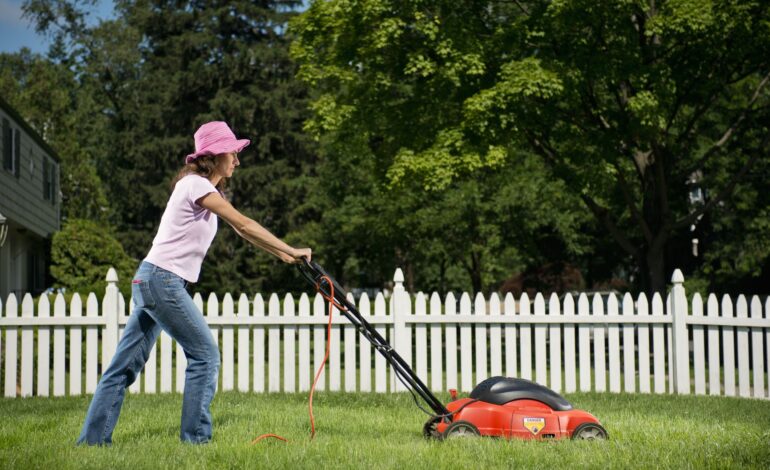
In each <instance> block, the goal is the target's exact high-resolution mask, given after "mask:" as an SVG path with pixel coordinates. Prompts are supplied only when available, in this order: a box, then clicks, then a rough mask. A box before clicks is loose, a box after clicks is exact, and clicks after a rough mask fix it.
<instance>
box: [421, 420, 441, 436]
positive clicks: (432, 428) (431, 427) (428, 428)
mask: <svg viewBox="0 0 770 470" xmlns="http://www.w3.org/2000/svg"><path fill="white" fill-rule="evenodd" d="M440 422H441V418H439V417H436V416H434V417H432V418H431V419H429V420H428V421H426V422H425V424H424V425H423V427H422V435H423V436H424V437H425V439H441V433H440V432H438V430H437V429H436V425H438V423H440Z"/></svg>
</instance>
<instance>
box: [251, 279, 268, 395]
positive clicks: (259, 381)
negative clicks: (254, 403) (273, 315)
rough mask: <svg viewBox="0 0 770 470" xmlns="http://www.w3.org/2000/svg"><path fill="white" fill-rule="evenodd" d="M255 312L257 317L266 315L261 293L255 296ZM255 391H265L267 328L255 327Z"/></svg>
mask: <svg viewBox="0 0 770 470" xmlns="http://www.w3.org/2000/svg"><path fill="white" fill-rule="evenodd" d="M253 308H254V311H253V314H254V318H255V319H259V318H263V317H264V316H265V300H264V299H263V298H262V295H261V294H257V295H255V296H254V303H253ZM253 334H254V361H253V363H254V389H253V390H254V391H255V392H264V391H265V328H264V327H263V326H257V327H255V328H254V333H253Z"/></svg>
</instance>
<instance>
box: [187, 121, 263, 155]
mask: <svg viewBox="0 0 770 470" xmlns="http://www.w3.org/2000/svg"><path fill="white" fill-rule="evenodd" d="M250 143H251V141H250V140H249V139H238V138H236V137H235V134H234V133H233V131H231V130H230V126H228V125H227V123H226V122H223V121H212V122H207V123H206V124H204V125H202V126H201V127H199V128H198V130H197V131H195V153H191V154H190V155H188V156H187V158H185V159H184V162H185V163H190V162H191V161H193V160H195V159H196V158H198V157H200V156H203V155H219V154H220V153H229V152H236V153H237V152H240V151H241V150H243V149H244V148H246V146H247V145H249V144H250Z"/></svg>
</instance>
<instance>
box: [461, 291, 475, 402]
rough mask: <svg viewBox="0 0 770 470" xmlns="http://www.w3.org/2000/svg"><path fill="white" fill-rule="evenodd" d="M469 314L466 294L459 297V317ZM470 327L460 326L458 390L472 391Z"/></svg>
mask: <svg viewBox="0 0 770 470" xmlns="http://www.w3.org/2000/svg"><path fill="white" fill-rule="evenodd" d="M470 314H471V297H470V295H468V293H467V292H463V295H462V296H460V315H470ZM471 338H472V337H471V325H470V324H469V323H463V324H461V325H460V390H461V391H463V392H470V391H471V390H473V356H472V353H473V343H472V340H471Z"/></svg>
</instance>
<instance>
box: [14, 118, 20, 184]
mask: <svg viewBox="0 0 770 470" xmlns="http://www.w3.org/2000/svg"><path fill="white" fill-rule="evenodd" d="M13 143H14V144H15V145H14V147H13V152H14V155H13V163H14V165H13V174H14V175H16V177H17V178H18V177H19V175H20V174H21V171H20V170H19V168H20V167H21V131H20V130H18V129H16V135H15V138H14V139H13Z"/></svg>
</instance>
